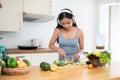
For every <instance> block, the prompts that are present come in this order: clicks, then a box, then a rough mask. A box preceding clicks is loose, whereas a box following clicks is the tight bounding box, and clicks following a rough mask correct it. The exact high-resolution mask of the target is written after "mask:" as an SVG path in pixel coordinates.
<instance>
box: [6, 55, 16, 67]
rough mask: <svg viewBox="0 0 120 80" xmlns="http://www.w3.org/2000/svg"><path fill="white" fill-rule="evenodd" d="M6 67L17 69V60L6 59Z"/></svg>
mask: <svg viewBox="0 0 120 80" xmlns="http://www.w3.org/2000/svg"><path fill="white" fill-rule="evenodd" d="M7 67H8V68H16V67H17V60H16V59H15V58H13V57H11V58H8V59H7Z"/></svg>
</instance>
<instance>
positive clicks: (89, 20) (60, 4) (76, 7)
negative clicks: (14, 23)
mask: <svg viewBox="0 0 120 80" xmlns="http://www.w3.org/2000/svg"><path fill="white" fill-rule="evenodd" d="M52 7H53V8H52V12H53V15H55V20H52V21H49V22H45V23H29V22H24V23H23V27H22V28H23V29H22V31H20V32H0V36H2V37H3V39H2V40H0V45H5V46H6V48H17V46H18V45H31V43H30V40H31V39H32V38H40V39H43V43H44V47H46V48H47V47H48V44H49V41H50V38H51V36H52V33H53V31H54V29H55V27H56V24H57V23H56V18H57V15H58V13H59V11H60V10H61V9H63V8H69V9H71V10H72V11H73V13H74V15H75V19H76V22H77V25H78V27H79V28H81V29H83V31H84V37H85V51H91V50H93V49H95V34H96V33H97V32H98V28H97V27H98V25H99V5H98V2H97V0H52Z"/></svg>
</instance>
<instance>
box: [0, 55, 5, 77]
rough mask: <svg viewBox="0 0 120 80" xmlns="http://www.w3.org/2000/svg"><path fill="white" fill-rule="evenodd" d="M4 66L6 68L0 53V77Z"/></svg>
mask: <svg viewBox="0 0 120 80" xmlns="http://www.w3.org/2000/svg"><path fill="white" fill-rule="evenodd" d="M4 66H5V62H4V60H3V57H2V54H1V53H0V75H1V71H2V68H3V67H4Z"/></svg>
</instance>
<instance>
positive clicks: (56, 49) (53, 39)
mask: <svg viewBox="0 0 120 80" xmlns="http://www.w3.org/2000/svg"><path fill="white" fill-rule="evenodd" d="M59 34H60V30H59V29H55V31H54V33H53V36H52V38H51V40H50V43H49V48H50V49H52V50H54V51H57V52H58V53H59V55H60V56H61V57H62V58H66V54H65V51H64V50H63V49H61V48H59V47H57V46H55V42H56V41H57V39H58V38H59Z"/></svg>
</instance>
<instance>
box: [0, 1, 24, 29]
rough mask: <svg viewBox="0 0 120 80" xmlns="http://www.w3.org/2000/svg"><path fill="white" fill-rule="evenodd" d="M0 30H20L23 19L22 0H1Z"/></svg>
mask: <svg viewBox="0 0 120 80" xmlns="http://www.w3.org/2000/svg"><path fill="white" fill-rule="evenodd" d="M1 5H2V8H0V31H20V30H21V26H22V21H23V18H22V16H23V0H12V1H11V0H1Z"/></svg>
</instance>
